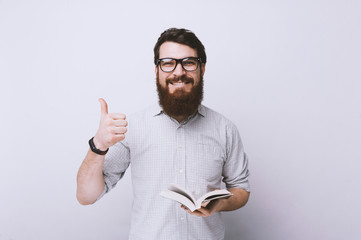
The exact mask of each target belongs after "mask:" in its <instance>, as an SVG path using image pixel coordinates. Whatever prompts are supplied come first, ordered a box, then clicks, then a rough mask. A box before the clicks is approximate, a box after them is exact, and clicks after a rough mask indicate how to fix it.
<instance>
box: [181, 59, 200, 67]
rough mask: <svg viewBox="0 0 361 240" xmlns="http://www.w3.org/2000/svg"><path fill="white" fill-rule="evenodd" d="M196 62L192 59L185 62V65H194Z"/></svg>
mask: <svg viewBox="0 0 361 240" xmlns="http://www.w3.org/2000/svg"><path fill="white" fill-rule="evenodd" d="M196 64H197V63H196V62H195V61H191V60H189V61H184V62H183V65H185V66H194V65H196Z"/></svg>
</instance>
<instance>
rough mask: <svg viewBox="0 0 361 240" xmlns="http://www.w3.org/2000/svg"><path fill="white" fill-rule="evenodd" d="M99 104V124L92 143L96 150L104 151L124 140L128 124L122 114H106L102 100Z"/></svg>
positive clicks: (105, 106) (104, 102)
mask: <svg viewBox="0 0 361 240" xmlns="http://www.w3.org/2000/svg"><path fill="white" fill-rule="evenodd" d="M99 102H100V110H101V114H100V124H99V129H98V131H97V133H96V134H95V136H94V140H93V141H94V145H95V146H96V148H98V149H99V150H102V151H105V150H107V149H108V148H109V147H110V146H113V145H114V144H116V143H117V142H120V141H122V140H124V138H125V133H126V132H127V125H128V122H127V121H126V120H125V118H126V117H125V115H124V114H123V113H108V104H107V102H106V101H105V100H104V99H103V98H100V99H99Z"/></svg>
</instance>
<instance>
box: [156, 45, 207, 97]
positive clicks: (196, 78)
mask: <svg viewBox="0 0 361 240" xmlns="http://www.w3.org/2000/svg"><path fill="white" fill-rule="evenodd" d="M186 57H198V55H197V51H196V50H195V49H193V48H191V47H189V46H187V45H183V44H179V43H175V42H165V43H163V44H162V45H161V46H160V48H159V59H161V58H176V59H182V58H186ZM204 71H205V66H204V64H201V66H200V67H198V69H197V70H196V71H192V72H188V71H186V70H184V69H183V68H182V65H181V64H180V63H178V65H177V67H176V68H175V69H174V71H172V72H163V71H162V70H161V69H160V68H159V67H157V66H156V67H155V72H156V75H157V78H158V79H159V80H158V81H159V84H160V85H161V86H162V87H163V88H164V89H167V90H168V91H169V93H170V94H174V93H175V92H176V91H177V90H182V92H184V93H190V92H191V90H192V88H193V87H194V86H195V85H197V84H199V82H200V79H201V77H203V74H204ZM182 78H183V79H188V80H184V81H182Z"/></svg>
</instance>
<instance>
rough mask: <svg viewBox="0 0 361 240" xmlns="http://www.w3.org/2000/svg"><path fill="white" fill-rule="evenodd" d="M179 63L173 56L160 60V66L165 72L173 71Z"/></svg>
mask: <svg viewBox="0 0 361 240" xmlns="http://www.w3.org/2000/svg"><path fill="white" fill-rule="evenodd" d="M176 64H177V62H176V60H174V59H171V58H166V59H161V60H160V68H161V69H162V70H163V71H164V72H171V71H173V70H174V68H175V65H176Z"/></svg>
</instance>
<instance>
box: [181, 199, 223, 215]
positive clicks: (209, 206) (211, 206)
mask: <svg viewBox="0 0 361 240" xmlns="http://www.w3.org/2000/svg"><path fill="white" fill-rule="evenodd" d="M224 200H225V199H217V200H213V201H210V202H206V203H203V204H202V207H201V208H200V209H197V210H195V211H193V212H192V211H191V210H189V209H188V208H187V207H186V206H184V205H182V206H181V207H182V208H183V209H184V210H186V211H187V212H188V213H189V214H191V215H194V216H198V217H209V216H211V215H212V214H213V213H215V212H219V211H220V209H221V205H222V201H224Z"/></svg>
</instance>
